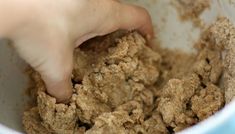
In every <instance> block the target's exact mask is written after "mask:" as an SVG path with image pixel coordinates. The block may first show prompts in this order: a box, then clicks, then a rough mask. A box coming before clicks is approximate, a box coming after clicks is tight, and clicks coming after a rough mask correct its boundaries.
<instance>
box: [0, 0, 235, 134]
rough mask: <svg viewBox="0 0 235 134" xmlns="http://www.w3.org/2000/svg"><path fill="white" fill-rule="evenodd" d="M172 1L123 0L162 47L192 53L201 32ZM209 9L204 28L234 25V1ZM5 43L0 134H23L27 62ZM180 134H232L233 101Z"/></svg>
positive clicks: (1, 45) (1, 46)
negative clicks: (141, 11)
mask: <svg viewBox="0 0 235 134" xmlns="http://www.w3.org/2000/svg"><path fill="white" fill-rule="evenodd" d="M172 1H173V0H123V2H128V3H132V4H136V5H140V6H142V7H145V8H146V9H147V10H148V11H149V12H150V14H151V16H152V19H153V24H154V30H155V33H156V37H157V39H158V41H159V42H160V43H161V45H162V46H163V47H167V48H170V49H180V50H182V51H184V52H187V53H194V52H195V50H194V49H193V45H194V44H195V42H196V41H197V40H198V39H199V38H200V33H201V32H202V29H201V28H200V27H198V26H195V24H194V23H193V21H191V20H184V21H182V19H180V17H179V12H178V10H177V8H176V7H175V6H174V4H172ZM210 4H211V6H210V8H208V9H206V10H205V11H204V12H203V13H202V14H201V15H200V19H201V20H203V22H204V23H205V25H207V26H208V25H210V24H211V23H212V22H214V21H215V20H216V18H217V17H218V16H225V17H227V18H229V19H230V21H231V22H233V23H234V22H235V13H234V12H235V0H211V3H210ZM8 44H9V43H8V42H7V41H6V40H1V41H0V65H1V66H0V111H1V112H0V134H20V133H24V131H23V126H22V122H21V117H22V113H23V110H24V104H25V101H26V100H27V98H26V97H25V89H26V87H27V81H28V80H27V76H26V75H25V73H24V70H25V67H26V63H25V62H24V61H23V60H21V59H20V58H19V57H18V55H17V53H16V52H15V51H14V50H13V49H12V48H11V46H10V45H8ZM179 133H180V134H217V133H218V134H221V133H223V134H232V133H235V101H232V102H230V103H228V104H227V105H226V106H225V107H224V108H223V109H222V110H221V111H219V112H217V113H216V114H215V115H213V116H211V117H210V118H208V119H206V120H204V121H202V122H200V123H198V124H197V125H195V126H192V127H190V128H188V129H186V130H183V131H181V132H179Z"/></svg>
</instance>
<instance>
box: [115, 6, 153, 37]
mask: <svg viewBox="0 0 235 134" xmlns="http://www.w3.org/2000/svg"><path fill="white" fill-rule="evenodd" d="M119 12H120V13H119V16H117V20H120V23H119V25H117V26H118V27H119V28H121V29H127V30H134V29H138V30H139V31H140V32H141V33H142V34H143V35H145V36H147V37H148V36H149V37H153V35H154V32H153V25H152V20H151V17H150V15H149V13H148V12H147V11H146V10H145V9H144V8H141V7H137V6H134V5H127V4H120V9H119Z"/></svg>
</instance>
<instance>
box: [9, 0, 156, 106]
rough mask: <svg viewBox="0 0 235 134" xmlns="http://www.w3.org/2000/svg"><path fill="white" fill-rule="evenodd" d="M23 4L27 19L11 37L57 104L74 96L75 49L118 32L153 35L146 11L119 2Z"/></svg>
mask: <svg viewBox="0 0 235 134" xmlns="http://www.w3.org/2000/svg"><path fill="white" fill-rule="evenodd" d="M21 2H22V1H21ZM26 3H27V4H26ZM21 4H22V5H24V4H25V5H26V7H27V6H28V8H29V9H27V11H28V12H27V13H26V14H27V17H26V18H27V19H25V20H23V21H22V22H21V23H20V25H19V26H17V27H16V28H15V30H14V29H13V30H11V31H12V32H11V33H9V35H8V36H9V37H10V39H12V40H13V42H14V47H15V48H16V50H17V51H18V52H19V54H20V56H21V57H22V58H23V59H25V60H26V61H27V62H28V63H29V64H30V65H31V66H32V67H33V68H35V69H36V70H37V71H38V72H40V74H41V76H42V79H43V80H44V82H45V84H46V86H47V92H48V93H49V94H50V95H52V96H54V97H56V98H57V101H58V102H63V101H66V100H68V99H69V98H70V97H71V94H72V90H71V89H72V87H71V73H72V67H73V49H74V48H75V47H77V46H79V45H80V44H81V43H83V42H84V41H86V40H88V39H90V38H92V37H95V36H98V35H105V34H108V33H111V32H113V31H115V30H117V29H127V30H133V29H138V30H139V31H140V32H141V33H142V34H144V35H149V36H152V35H153V28H152V24H151V18H150V16H149V14H148V13H147V11H146V10H144V9H143V8H140V7H137V6H131V5H127V4H122V3H120V2H118V1H117V0H50V1H48V0H35V1H30V2H28V1H24V2H22V3H21Z"/></svg>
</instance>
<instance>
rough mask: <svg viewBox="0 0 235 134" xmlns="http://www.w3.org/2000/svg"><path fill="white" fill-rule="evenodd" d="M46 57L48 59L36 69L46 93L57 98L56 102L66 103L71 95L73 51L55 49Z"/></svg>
mask: <svg viewBox="0 0 235 134" xmlns="http://www.w3.org/2000/svg"><path fill="white" fill-rule="evenodd" d="M66 45H67V44H62V46H66ZM70 46H71V45H70ZM47 57H48V59H47V60H46V61H45V62H44V63H43V64H41V65H40V66H38V67H36V69H38V71H39V72H40V74H41V75H42V78H43V80H44V82H45V84H46V86H47V92H48V93H49V94H50V95H52V96H54V97H55V98H57V102H66V101H68V100H69V99H70V97H71V95H72V83H71V74H72V67H73V50H72V49H68V48H64V47H55V48H54V50H52V52H51V53H49V54H48V56H47Z"/></svg>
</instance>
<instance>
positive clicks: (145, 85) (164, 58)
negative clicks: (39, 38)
mask: <svg viewBox="0 0 235 134" xmlns="http://www.w3.org/2000/svg"><path fill="white" fill-rule="evenodd" d="M146 44H147V43H146V41H145V39H144V38H143V37H142V36H141V35H139V34H138V33H137V32H132V33H124V35H123V34H120V33H114V34H111V35H108V36H106V37H101V38H97V39H93V40H90V41H88V42H86V43H85V44H84V45H82V46H81V47H80V48H78V49H76V50H75V56H74V62H75V65H74V71H73V78H72V80H73V84H74V89H73V96H72V98H71V100H70V102H69V104H57V103H56V99H55V98H53V97H51V96H49V95H48V94H47V93H46V92H45V90H46V89H45V86H44V83H43V82H42V80H41V78H40V75H39V74H38V73H37V72H35V71H33V70H31V71H30V72H29V73H30V77H31V79H32V81H33V84H32V85H31V87H30V90H29V94H30V96H31V97H32V101H33V102H34V104H32V105H31V107H30V108H29V109H28V110H26V111H25V113H24V116H23V124H24V128H25V131H26V132H27V133H28V134H54V133H56V134H83V133H86V134H168V133H174V132H177V131H179V130H182V129H184V128H187V127H189V126H192V125H194V124H196V123H197V122H199V121H201V120H204V119H206V118H208V117H209V116H211V115H212V114H214V113H215V112H216V111H218V110H220V109H221V108H222V107H223V106H224V91H223V90H222V89H221V88H219V86H218V82H219V79H220V77H221V75H222V71H223V65H222V60H221V48H219V47H216V46H215V45H214V44H211V41H209V40H204V39H203V38H202V40H201V41H200V42H199V43H198V44H199V45H198V46H199V47H198V54H197V55H188V54H185V53H182V52H180V51H172V50H167V49H162V48H158V49H157V50H156V51H154V50H153V49H151V48H150V47H149V46H147V45H146Z"/></svg>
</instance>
